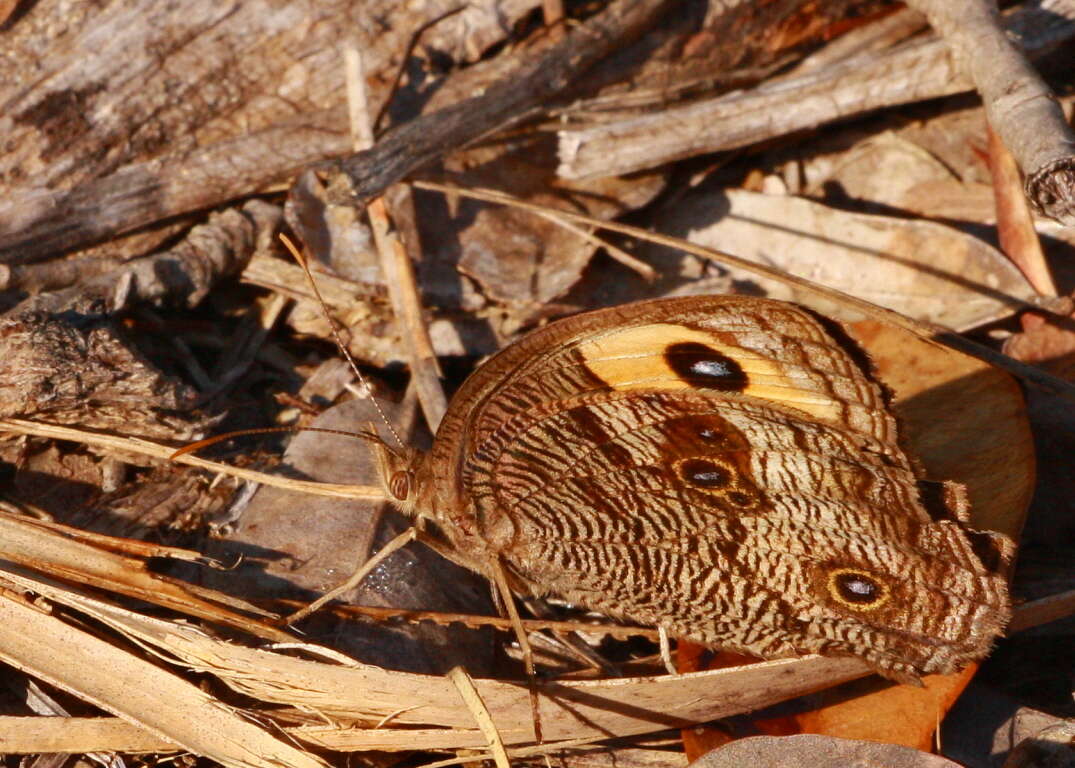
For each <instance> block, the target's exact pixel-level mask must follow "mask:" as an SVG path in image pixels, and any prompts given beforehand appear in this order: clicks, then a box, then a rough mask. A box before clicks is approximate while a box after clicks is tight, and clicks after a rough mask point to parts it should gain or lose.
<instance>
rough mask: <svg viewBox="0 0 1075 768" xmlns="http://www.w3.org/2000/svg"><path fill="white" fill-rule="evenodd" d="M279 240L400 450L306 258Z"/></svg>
mask: <svg viewBox="0 0 1075 768" xmlns="http://www.w3.org/2000/svg"><path fill="white" fill-rule="evenodd" d="M280 239H281V240H282V241H283V243H284V247H285V248H287V249H288V250H289V251H290V252H291V255H292V256H293V257H294V258H295V261H297V262H298V263H299V266H300V267H302V271H303V272H305V273H306V280H307V281H308V282H309V283H310V288H311V289H313V292H314V296H316V297H317V303H318V304H320V305H321V312H322V313H323V314H324V315H325V319H327V320H328V327H329V328H330V329H331V331H332V338H333V339H335V341H336V346H337V347H339V349H340V352H341V353H342V354H343V356H344V359H346V360H347V364H348V365H350V366H351V370H352V371H353V372H354V374H355V376H356V377H357V378H358V381H359V383H360V384H361V385H362V386H363V387H364V388H365V390H366V392H368V393H369V398H370V401H371V402H372V403H373V407H374V408H375V409H376V410H377V415H378V416H380V417H381V421H383V422H384V425H385V427H387V428H388V431H389V433H391V435H392V439H394V440H395V441H396V445H398V446H399V447H401V448H402V447H403V440H402V439H401V438H400V436H399V433H398V432H396V428H395V427H393V426H392V422H391V421H389V420H388V417H387V416H386V415H385V413H384V411H383V410H382V409H381V404H380V403H379V402H377V398H376V397H374V396H373V389H372V388H371V387H370V384H369V381H367V380H366V377H365V376H363V375H362V371H360V370H359V369H358V364H357V363H356V362H355V359H354V357H352V356H351V351H350V350H349V349H348V348H347V345H346V344H344V343H343V338H342V337H341V336H340V330H339V326H338V325H337V323H336V320H335V318H333V317H332V313H330V312H329V311H328V305H327V304H326V303H325V300H324V298H322V296H321V289H320V288H318V287H317V281H316V280H314V275H313V272H311V271H310V265H309V263H308V262H307V261H306V257H305V256H303V255H302V253H300V252H299V249H298V248H296V247H295V244H294V243H292V242H291V238H289V237H288V236H287V235H285V234H283V233H281V234H280ZM382 442H383V441H382Z"/></svg>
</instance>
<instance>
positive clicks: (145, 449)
mask: <svg viewBox="0 0 1075 768" xmlns="http://www.w3.org/2000/svg"><path fill="white" fill-rule="evenodd" d="M0 432H14V433H15V434H20V435H34V436H36V437H47V438H50V439H53V440H70V441H71V442H75V443H81V444H82V445H92V446H96V447H98V448H107V449H109V450H113V451H126V452H129V453H136V454H140V455H142V456H150V457H152V458H154V459H161V460H165V461H167V460H169V459H170V458H171V456H172V454H174V453H175V451H176V449H175V448H174V447H172V446H167V445H160V444H159V443H153V442H150V441H149V440H141V439H135V438H131V437H117V436H115V435H105V434H101V433H99V432H87V431H86V430H84V429H75V428H73V427H64V426H60V425H59V424H46V423H43V422H37V421H27V420H25V419H0ZM175 462H176V463H177V464H187V465H190V466H192V467H198V468H199V469H207V470H210V471H211V472H217V473H219V474H222V475H228V476H229V477H237V478H239V479H240V480H250V481H252V482H255V483H261V484H262V485H272V486H275V487H277V488H287V489H288V490H292V491H302V492H303V493H310V494H313V495H315V496H331V497H333V498H338V499H376V500H383V499H384V498H385V495H384V491H383V490H382V489H381V488H376V487H373V486H370V485H346V484H342V483H317V482H311V481H309V480H294V479H291V478H287V477H278V476H276V475H268V474H265V473H264V472H255V471H253V470H250V469H241V468H240V467H232V466H229V465H228V464H221V463H220V462H216V461H209V460H207V459H201V458H198V457H197V456H190V455H183V456H179V457H177V458H176V459H175Z"/></svg>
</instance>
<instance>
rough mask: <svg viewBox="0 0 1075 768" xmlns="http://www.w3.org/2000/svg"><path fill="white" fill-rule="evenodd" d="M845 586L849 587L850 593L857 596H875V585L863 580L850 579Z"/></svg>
mask: <svg viewBox="0 0 1075 768" xmlns="http://www.w3.org/2000/svg"><path fill="white" fill-rule="evenodd" d="M844 586H846V587H847V590H848V591H849V592H854V593H855V594H856V595H870V594H873V584H870V583H869V582H868V581H862V580H861V579H849V580H848V581H847V583H846V584H845V585H844Z"/></svg>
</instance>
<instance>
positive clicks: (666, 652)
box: [657, 625, 679, 675]
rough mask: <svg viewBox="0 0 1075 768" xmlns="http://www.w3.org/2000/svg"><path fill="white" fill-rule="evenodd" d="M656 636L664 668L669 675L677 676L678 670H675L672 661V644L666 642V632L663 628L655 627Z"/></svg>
mask: <svg viewBox="0 0 1075 768" xmlns="http://www.w3.org/2000/svg"><path fill="white" fill-rule="evenodd" d="M657 636H658V638H660V642H661V661H663V662H664V668H665V669H667V670H668V674H670V675H678V674H679V670H678V669H676V665H675V663H674V662H673V661H672V644H671V642H670V641H669V640H668V630H667V629H665V628H664V627H663V626H661V625H658V626H657Z"/></svg>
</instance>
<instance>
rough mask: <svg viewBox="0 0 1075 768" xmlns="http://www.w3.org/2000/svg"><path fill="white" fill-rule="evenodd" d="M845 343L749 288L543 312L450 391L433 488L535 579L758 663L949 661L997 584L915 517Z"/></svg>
mask: <svg viewBox="0 0 1075 768" xmlns="http://www.w3.org/2000/svg"><path fill="white" fill-rule="evenodd" d="M857 355H858V353H857V350H856V348H855V347H854V346H853V345H851V344H850V343H849V342H848V341H847V340H846V339H843V338H841V337H840V336H838V335H834V334H833V333H832V332H830V331H829V330H827V329H826V328H825V327H824V326H823V324H822V323H821V322H820V321H819V320H817V319H815V318H814V317H813V316H812V315H811V314H809V313H807V312H805V311H803V310H801V309H799V308H797V307H794V306H792V305H788V304H784V303H780V302H773V301H767V300H761V299H750V298H744V297H709V298H701V297H691V298H688V299H673V300H663V301H657V302H646V303H643V304H636V305H629V306H627V307H623V308H617V309H614V310H605V311H602V312H598V313H590V314H588V315H581V316H578V317H576V318H571V319H569V320H567V321H564V322H561V323H557V324H553V325H551V326H549V327H548V328H546V329H544V330H543V331H541V332H539V333H537V334H533V335H531V336H529V337H527V338H526V339H524V340H523V341H522V342H521V343H519V344H516V345H513V346H512V347H509V348H508V349H507V350H506V351H505V352H503V353H501V354H500V355H498V356H497V357H495V358H493V360H491V361H490V363H488V364H487V365H486V366H483V368H482V369H480V370H479V371H478V372H477V373H476V374H475V376H474V377H472V379H471V380H470V381H468V382H467V384H466V385H465V387H464V389H463V390H462V391H461V392H460V394H459V395H457V397H456V399H455V400H454V401H453V409H452V410H450V412H449V414H448V416H447V417H446V418H445V422H444V425H443V427H442V430H441V431H440V432H439V433H438V435H437V441H436V444H435V446H434V451H433V454H432V457H431V460H430V461H429V462H428V463H427V465H426V466H427V468H428V471H429V472H430V473H431V474H432V475H433V476H434V478H433V480H434V483H435V485H436V487H437V491H436V492H435V493H434V497H433V505H434V507H437V508H439V509H440V510H452V512H451V514H455V515H456V517H455V519H454V520H451V521H449V522H448V525H447V526H446V528H447V529H448V533H449V535H451V536H452V537H453V539H455V541H456V544H457V546H459V547H460V548H461V549H462V550H465V551H469V552H471V553H475V554H478V553H481V552H482V551H483V548H484V552H485V553H486V556H497V557H499V558H500V559H501V560H502V561H503V562H504V563H506V564H507V565H508V566H509V568H510V569H511V571H512V572H513V573H514V574H515V575H516V577H517V578H518V580H520V581H521V582H522V583H524V584H525V585H526V586H527V587H528V588H530V589H531V590H532V591H535V592H543V593H544V592H548V593H554V594H557V595H560V596H563V597H565V598H566V599H569V600H572V601H575V602H578V603H580V604H583V605H586V606H588V607H591V608H595V609H598V610H603V611H607V612H609V613H613V614H617V615H621V616H625V617H628V618H630V619H632V620H635V621H639V622H643V623H652V624H657V625H662V626H664V627H666V628H667V629H668V630H669V631H670V632H671V633H672V634H673V635H678V636H683V637H689V638H692V639H696V640H699V641H702V642H705V643H710V644H714V645H719V646H722V647H727V648H733V649H737V650H742V651H746V652H749V653H754V654H757V655H759V656H763V657H766V658H772V657H777V656H787V655H792V654H796V653H802V652H820V653H850V654H854V655H858V656H861V657H863V658H865V659H866V660H867V661H868V662H869V663H870V664H871V665H872V666H874V667H875V668H877V669H878V670H880V671H882V672H884V673H886V674H889V675H891V676H896V677H913V676H915V675H916V674H919V673H924V672H939V671H949V670H951V669H954V668H956V667H958V666H959V665H961V664H962V663H965V662H966V661H968V660H970V659H972V658H977V657H980V656H982V655H984V653H985V652H986V651H987V650H988V647H989V644H990V643H991V641H992V639H993V637H994V636H995V635H996V634H997V633H998V632H999V631H1000V628H1001V625H1002V622H1003V620H1004V618H1005V616H1006V592H1005V585H1004V582H1003V580H1002V579H1001V578H1000V577H998V576H996V575H994V574H993V573H991V572H989V571H988V570H987V569H986V568H985V567H984V566H983V565H982V563H981V561H980V560H979V559H978V557H977V556H976V555H975V553H974V551H973V550H972V546H971V539H970V538H969V537H968V535H967V533H965V532H964V531H963V530H962V528H961V526H960V525H959V523H958V522H956V521H955V520H951V519H949V520H938V521H934V520H933V519H931V517H930V515H929V514H928V513H927V512H926V510H925V508H924V506H923V504H922V503H921V501H920V497H919V484H918V478H917V477H916V475H915V473H914V470H913V467H912V464H911V462H910V461H909V460H908V458H907V457H906V455H905V454H904V453H903V452H902V450H901V449H900V447H899V445H898V443H897V431H896V425H895V421H894V419H893V417H892V416H891V414H890V413H889V411H888V409H887V406H886V404H885V401H884V396H883V393H882V391H881V389H880V388H879V387H878V386H877V384H875V383H874V382H873V381H872V380H871V379H870V376H869V374H868V372H867V370H866V364H865V362H864V361H863V360H862V359H860V358H858V357H857ZM457 403H458V404H459V405H458V406H457V405H456V404H457Z"/></svg>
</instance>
